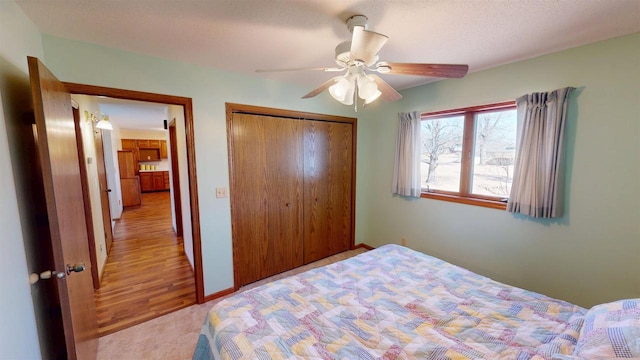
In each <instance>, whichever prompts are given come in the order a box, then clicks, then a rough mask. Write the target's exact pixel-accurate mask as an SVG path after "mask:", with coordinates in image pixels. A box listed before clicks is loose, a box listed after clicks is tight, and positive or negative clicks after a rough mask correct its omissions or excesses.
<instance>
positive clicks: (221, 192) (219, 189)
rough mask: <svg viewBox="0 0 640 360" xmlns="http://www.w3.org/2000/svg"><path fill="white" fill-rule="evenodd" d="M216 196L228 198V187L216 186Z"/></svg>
mask: <svg viewBox="0 0 640 360" xmlns="http://www.w3.org/2000/svg"><path fill="white" fill-rule="evenodd" d="M216 197H217V198H226V197H227V188H226V187H217V188H216Z"/></svg>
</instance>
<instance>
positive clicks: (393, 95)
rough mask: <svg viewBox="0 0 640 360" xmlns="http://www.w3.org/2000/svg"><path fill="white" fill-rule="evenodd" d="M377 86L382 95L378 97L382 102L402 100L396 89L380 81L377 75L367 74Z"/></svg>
mask: <svg viewBox="0 0 640 360" xmlns="http://www.w3.org/2000/svg"><path fill="white" fill-rule="evenodd" d="M369 76H371V77H372V78H373V80H374V81H375V82H376V85H378V90H380V92H381V93H382V95H380V97H381V98H382V100H383V101H384V102H393V101H396V100H400V99H402V95H400V94H399V93H398V92H397V91H396V89H394V88H392V87H391V85H389V84H387V82H386V81H384V80H382V78H381V77H380V76H378V75H374V74H369Z"/></svg>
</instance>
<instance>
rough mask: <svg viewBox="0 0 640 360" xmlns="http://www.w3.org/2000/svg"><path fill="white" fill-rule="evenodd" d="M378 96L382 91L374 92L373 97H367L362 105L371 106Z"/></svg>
mask: <svg viewBox="0 0 640 360" xmlns="http://www.w3.org/2000/svg"><path fill="white" fill-rule="evenodd" d="M380 95H382V91H380V90H378V89H376V91H375V92H374V93H373V95H371V96H369V97H368V98H366V99H364V104H365V105H368V104H371V103H372V102H374V101H376V100H377V99H378V98H379V97H380Z"/></svg>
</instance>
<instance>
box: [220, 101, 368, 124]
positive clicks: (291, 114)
mask: <svg viewBox="0 0 640 360" xmlns="http://www.w3.org/2000/svg"><path fill="white" fill-rule="evenodd" d="M226 110H227V122H228V121H229V116H231V115H232V114H233V113H242V114H253V115H260V116H277V117H284V118H290V119H298V120H319V121H333V122H344V123H352V124H355V123H356V122H357V120H358V119H357V118H350V117H346V116H339V115H328V114H318V113H310V112H304V111H295V110H286V109H277V108H270V107H262V106H253V105H244V104H235V103H226Z"/></svg>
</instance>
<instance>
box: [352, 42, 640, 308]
mask: <svg viewBox="0 0 640 360" xmlns="http://www.w3.org/2000/svg"><path fill="white" fill-rule="evenodd" d="M566 86H573V87H576V88H577V90H576V91H575V92H574V94H573V95H572V98H571V102H570V110H569V111H570V112H569V119H568V123H567V143H568V151H567V158H566V160H567V162H566V165H567V179H566V181H567V182H566V213H565V215H564V217H562V218H560V219H557V220H533V219H529V218H526V217H522V216H514V215H512V214H510V213H507V212H505V211H499V210H493V209H487V208H480V207H474V206H470V205H462V204H455V203H449V202H443V201H438V200H431V199H418V200H405V199H402V198H398V197H393V196H392V195H391V191H390V189H391V179H392V169H393V156H394V147H395V141H396V140H395V139H396V125H397V120H396V116H397V115H396V114H397V112H398V111H423V112H424V111H436V110H446V109H453V108H459V107H467V106H472V105H481V104H487V103H493V102H500V101H507V100H512V99H515V98H516V97H518V96H521V95H524V94H527V93H531V92H537V91H549V90H554V89H557V88H561V87H566ZM402 94H403V96H404V98H403V99H402V100H401V101H400V102H399V103H396V104H394V106H390V107H386V108H384V111H383V112H381V113H377V114H375V115H371V114H365V115H363V116H362V118H361V119H360V129H361V130H362V129H363V128H364V131H365V132H366V133H365V134H360V135H361V136H362V137H363V138H364V139H365V140H363V144H361V145H362V146H363V148H364V151H362V152H360V153H359V154H358V157H359V161H361V162H362V163H363V164H361V165H362V168H363V169H365V170H364V171H363V172H360V173H359V176H360V177H361V178H362V177H365V178H366V179H367V180H368V181H367V182H364V183H363V184H362V186H363V187H364V189H360V192H361V193H364V194H366V195H365V199H361V200H360V201H361V202H364V204H362V203H361V205H362V206H360V207H359V208H358V209H359V210H360V211H364V212H365V214H360V216H361V218H362V221H361V222H360V223H359V224H358V229H359V232H358V237H359V240H360V241H362V242H365V243H368V244H370V245H372V246H380V245H382V244H386V243H399V242H400V239H401V238H402V237H406V239H407V243H408V246H409V247H411V248H414V249H416V250H420V251H423V252H425V253H429V254H431V255H434V256H437V257H440V258H443V259H445V260H447V261H449V262H452V263H454V264H457V265H461V266H464V267H467V268H469V269H471V270H474V271H476V272H478V273H481V274H483V275H485V276H489V277H491V278H494V279H496V280H499V281H503V282H506V283H508V284H511V285H515V286H519V287H523V288H526V289H529V290H534V291H538V292H541V293H544V294H547V295H550V296H553V297H558V298H562V299H566V300H569V301H571V302H574V303H576V304H579V305H582V306H585V307H589V306H592V305H593V304H596V303H601V302H605V301H610V300H614V299H620V298H629V297H640V34H634V35H630V36H626V37H621V38H616V39H612V40H609V41H604V42H599V43H595V44H592V45H588V46H583V47H578V48H574V49H570V50H566V51H562V52H558V53H554V54H549V55H545V56H541V57H538V58H534V59H530V60H526V61H520V62H517V63H513V64H508V65H504V66H500V67H497V68H493V69H490V70H485V71H480V72H476V73H471V74H469V75H467V76H466V77H465V78H463V79H460V80H446V81H440V82H437V83H432V84H428V85H424V86H422V87H418V88H413V89H409V90H406V91H403V92H402Z"/></svg>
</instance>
